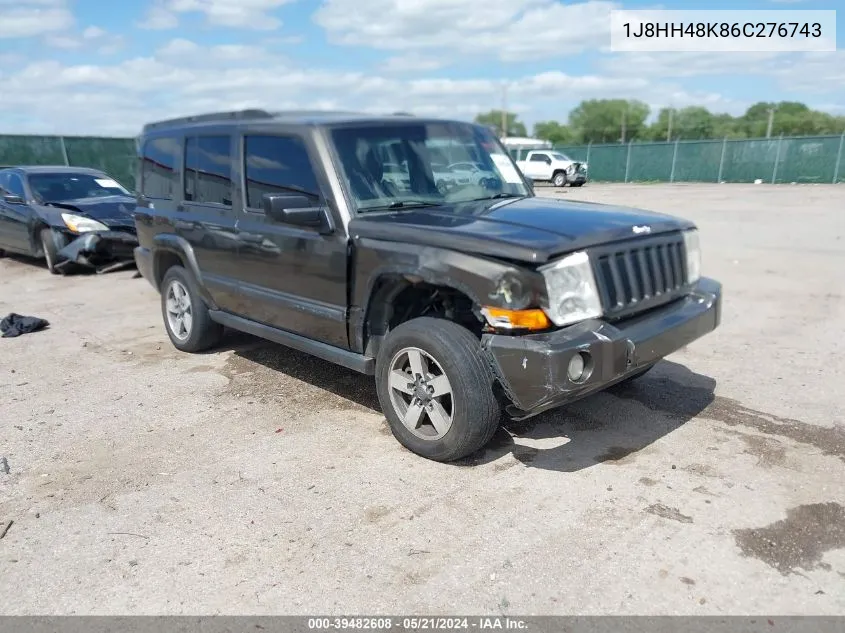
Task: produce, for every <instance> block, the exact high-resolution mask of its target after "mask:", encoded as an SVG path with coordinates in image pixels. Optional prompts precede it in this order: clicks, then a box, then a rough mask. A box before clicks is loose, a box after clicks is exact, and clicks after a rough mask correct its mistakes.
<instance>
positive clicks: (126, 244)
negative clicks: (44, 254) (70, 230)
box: [55, 231, 138, 273]
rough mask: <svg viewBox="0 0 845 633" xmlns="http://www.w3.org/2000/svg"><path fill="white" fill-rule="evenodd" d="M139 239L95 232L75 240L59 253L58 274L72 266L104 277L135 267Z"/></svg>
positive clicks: (126, 233) (57, 259)
mask: <svg viewBox="0 0 845 633" xmlns="http://www.w3.org/2000/svg"><path fill="white" fill-rule="evenodd" d="M137 245H138V238H137V237H136V236H135V235H133V234H132V233H129V232H126V231H92V232H90V233H83V234H82V235H80V236H78V237H76V238H75V239H73V240H72V241H71V242H69V243H68V244H67V245H66V246H64V247H63V248H61V249H60V250H59V251H58V253H56V263H55V267H56V270H59V271H62V272H64V271H66V270H67V269H69V268H71V267H73V266H84V267H86V268H94V269H95V270H96V271H97V272H98V273H104V272H108V271H111V270H116V269H119V268H127V267H129V266H134V265H135V258H134V257H133V252H132V251H133V249H134V248H135V247H136V246H137Z"/></svg>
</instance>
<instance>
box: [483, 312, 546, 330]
mask: <svg viewBox="0 0 845 633" xmlns="http://www.w3.org/2000/svg"><path fill="white" fill-rule="evenodd" d="M481 313H482V314H483V315H484V318H486V319H487V322H488V323H489V324H490V325H491V326H493V327H495V328H502V329H507V330H545V329H548V328H550V327H552V322H551V321H550V320H549V317H547V316H546V313H545V312H543V311H542V310H539V309H532V310H506V309H504V308H483V309H482V310H481Z"/></svg>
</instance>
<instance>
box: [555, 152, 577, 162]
mask: <svg viewBox="0 0 845 633" xmlns="http://www.w3.org/2000/svg"><path fill="white" fill-rule="evenodd" d="M552 157H553V158H554V159H555V160H568V161H571V160H572V159H571V158H569V156H567V155H566V154H560V153H557V154H552Z"/></svg>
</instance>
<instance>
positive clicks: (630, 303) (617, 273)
mask: <svg viewBox="0 0 845 633" xmlns="http://www.w3.org/2000/svg"><path fill="white" fill-rule="evenodd" d="M592 255H593V261H594V268H595V272H596V283H597V284H598V286H599V292H600V294H601V297H602V303H603V307H604V310H605V314H606V316H608V317H622V316H628V315H630V314H632V313H634V312H640V311H643V310H648V309H650V308H652V307H655V306H658V305H661V304H663V303H666V302H668V301H671V300H672V299H674V298H676V297H677V296H679V295H680V294H681V293H682V292H683V290H684V288H685V286H686V281H685V280H686V277H687V271H686V253H685V251H684V239H683V237H682V236H681V235H680V234H670V235H667V236H657V237H651V238H643V239H640V240H632V241H628V242H624V243H621V244H612V245H609V246H606V247H600V248H598V249H594V250H593V253H592Z"/></svg>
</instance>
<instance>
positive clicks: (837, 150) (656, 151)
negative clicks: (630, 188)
mask: <svg viewBox="0 0 845 633" xmlns="http://www.w3.org/2000/svg"><path fill="white" fill-rule="evenodd" d="M843 145H845V134H843V135H841V136H801V137H782V138H772V139H724V140H708V141H675V142H669V143H635V142H631V143H627V144H619V143H616V144H612V145H575V146H570V145H566V146H558V147H556V148H555V149H557V150H559V151H562V152H564V153H565V154H567V155H568V156H570V157H571V158H573V159H575V160H580V161H582V162H586V163H588V165H589V178H590V180H591V181H593V182H754V181H755V180H761V181H763V182H770V183H792V182H797V183H839V182H843V181H845V147H843ZM4 165H73V166H78V167H96V168H99V169H102V170H104V171H106V172H108V173H109V174H110V175H111V176H112V177H113V178H115V179H117V180H118V181H119V182H121V183H122V184H123V185H125V186H126V187H128V188H129V189H130V190H131V189H134V188H135V139H132V138H102V137H82V136H20V135H0V166H4Z"/></svg>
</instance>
